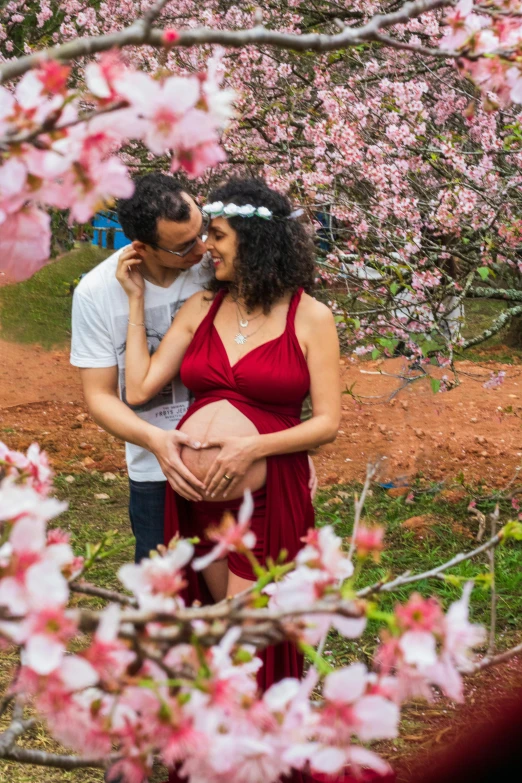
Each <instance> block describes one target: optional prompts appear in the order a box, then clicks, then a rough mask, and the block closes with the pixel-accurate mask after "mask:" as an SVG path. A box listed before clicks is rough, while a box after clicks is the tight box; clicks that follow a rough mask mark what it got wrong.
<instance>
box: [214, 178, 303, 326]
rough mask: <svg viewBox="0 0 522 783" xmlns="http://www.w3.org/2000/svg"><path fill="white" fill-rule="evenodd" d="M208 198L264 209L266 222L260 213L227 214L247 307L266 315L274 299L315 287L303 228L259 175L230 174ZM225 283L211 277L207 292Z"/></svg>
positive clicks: (241, 288) (240, 283)
mask: <svg viewBox="0 0 522 783" xmlns="http://www.w3.org/2000/svg"><path fill="white" fill-rule="evenodd" d="M209 201H210V202H214V201H222V202H223V203H224V204H225V205H226V204H237V206H245V205H246V204H251V205H252V206H254V207H267V208H268V209H269V210H270V211H271V212H272V213H273V218H272V219H271V220H264V219H263V218H260V217H256V216H254V217H250V218H241V217H233V218H228V222H229V223H230V225H231V226H232V228H233V229H234V230H235V231H236V232H237V235H238V251H237V258H236V270H237V277H238V280H237V287H238V289H239V290H240V292H241V296H242V297H244V300H245V304H246V306H247V308H248V309H249V310H253V309H254V308H255V307H258V306H260V305H261V306H262V307H263V310H264V312H265V313H267V312H268V311H269V310H270V308H271V307H272V305H273V304H274V302H276V301H277V300H278V299H280V298H281V297H282V296H284V295H285V294H288V293H291V294H293V293H295V292H296V291H297V290H298V289H299V288H304V290H305V291H306V292H307V293H310V292H311V291H312V289H313V286H314V277H315V274H314V257H315V250H314V245H313V242H312V240H311V239H310V237H309V236H308V234H307V233H306V230H305V228H304V226H303V225H302V224H301V223H300V222H299V221H298V220H295V219H291V220H288V216H289V215H290V214H291V212H292V206H291V204H290V201H289V200H288V199H287V198H286V196H283V195H282V194H281V193H278V192H277V191H275V190H272V188H269V187H268V185H267V184H266V182H264V181H263V180H262V179H250V178H241V177H233V178H231V179H229V180H227V181H226V182H225V183H224V184H223V185H220V186H218V187H217V188H215V189H214V190H212V192H211V193H210V195H209ZM229 285H230V284H229V283H228V282H223V281H219V280H216V279H215V278H214V279H212V280H211V281H210V283H209V285H208V287H209V290H210V291H212V292H213V293H216V292H217V291H219V290H220V289H222V288H228V287H229Z"/></svg>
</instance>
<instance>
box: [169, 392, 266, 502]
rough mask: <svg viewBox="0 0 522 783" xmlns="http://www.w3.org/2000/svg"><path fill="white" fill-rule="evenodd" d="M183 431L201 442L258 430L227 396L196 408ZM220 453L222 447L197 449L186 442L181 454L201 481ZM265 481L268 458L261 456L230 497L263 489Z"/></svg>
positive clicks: (248, 433)
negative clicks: (226, 398) (227, 399)
mask: <svg viewBox="0 0 522 783" xmlns="http://www.w3.org/2000/svg"><path fill="white" fill-rule="evenodd" d="M180 431H181V432H185V433H186V434H187V435H190V437H191V439H192V440H196V441H199V442H200V443H204V442H205V441H207V440H213V439H218V440H219V438H224V437H227V436H230V435H231V434H234V435H235V436H238V437H241V436H248V435H257V434H258V431H257V428H256V427H255V426H254V424H252V422H251V421H250V419H248V418H247V417H246V416H245V415H244V414H243V413H241V411H239V410H238V409H237V408H235V407H234V406H233V405H231V404H230V403H229V402H227V401H226V400H219V401H217V402H210V403H209V404H208V405H205V406H204V407H203V408H200V409H199V410H197V411H195V412H194V413H193V414H192V416H190V417H189V418H188V419H187V420H186V421H185V422H184V423H183V425H182V426H181V427H180ZM218 454H219V448H212V449H202V450H201V451H199V450H198V451H196V450H195V449H191V448H190V447H188V446H185V447H184V448H183V449H182V451H181V458H182V460H183V462H184V464H185V465H186V466H187V468H188V469H189V470H190V472H191V473H193V475H194V476H196V478H198V479H200V481H204V480H205V477H206V475H207V472H208V470H209V468H210V466H211V465H212V463H213V462H214V460H215V458H216V456H217V455H218ZM265 482H266V460H265V459H261V460H258V461H257V462H254V463H253V464H252V465H251V466H250V468H249V470H248V471H247V473H246V475H245V476H244V477H243V478H242V479H241V481H240V483H239V485H236V488H235V489H234V491H233V492H232V493H231V494H230V495H229V496H228V497H229V498H230V499H233V498H238V497H241V496H242V495H243V492H244V491H245V489H250V490H251V491H252V492H255V491H256V490H258V489H261V487H263V486H264V484H265ZM221 486H222V485H221ZM223 489H224V487H223ZM213 499H214V500H216V501H217V500H222V494H219V493H218V494H216V496H215V498H213Z"/></svg>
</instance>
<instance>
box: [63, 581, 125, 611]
mask: <svg viewBox="0 0 522 783" xmlns="http://www.w3.org/2000/svg"><path fill="white" fill-rule="evenodd" d="M69 587H70V589H71V590H72V591H73V592H74V593H83V594H84V595H92V596H96V597H97V598H104V599H106V600H107V601H114V602H115V603H117V604H123V605H124V606H137V605H138V603H137V601H136V599H135V598H132V597H131V596H129V595H124V593H118V592H116V591H115V590H107V589H106V588H105V587H98V586H97V585H93V584H90V582H84V581H81V582H69Z"/></svg>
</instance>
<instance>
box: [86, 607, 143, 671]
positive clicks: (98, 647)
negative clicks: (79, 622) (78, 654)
mask: <svg viewBox="0 0 522 783" xmlns="http://www.w3.org/2000/svg"><path fill="white" fill-rule="evenodd" d="M120 614H121V612H120V608H119V606H117V605H116V604H112V605H110V606H108V607H107V609H105V610H104V612H103V614H102V617H101V620H100V623H99V625H98V628H97V630H96V633H95V635H94V639H93V641H92V643H91V645H90V646H89V647H88V648H87V649H86V650H85V652H84V653H83V657H84V658H85V660H87V661H88V662H89V663H90V664H91V666H92V667H93V668H94V669H95V670H96V671H97V672H98V674H99V676H100V678H103V679H104V680H106V681H113V682H114V683H115V684H116V682H117V680H118V678H119V677H121V676H122V675H123V673H124V672H125V670H126V669H127V667H128V666H130V664H131V663H133V661H135V659H136V654H135V653H134V652H133V651H132V650H130V649H129V647H128V645H127V644H126V643H125V642H124V641H122V640H120V639H118V631H119V627H120Z"/></svg>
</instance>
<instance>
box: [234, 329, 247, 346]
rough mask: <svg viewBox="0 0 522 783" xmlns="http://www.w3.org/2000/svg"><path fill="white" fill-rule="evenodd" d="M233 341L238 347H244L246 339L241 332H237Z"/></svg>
mask: <svg viewBox="0 0 522 783" xmlns="http://www.w3.org/2000/svg"><path fill="white" fill-rule="evenodd" d="M234 341H235V342H236V343H237V344H238V345H244V344H245V343H246V341H247V338H246V336H245V335H244V334H241V332H238V333H237V334H236V336H235V337H234Z"/></svg>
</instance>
